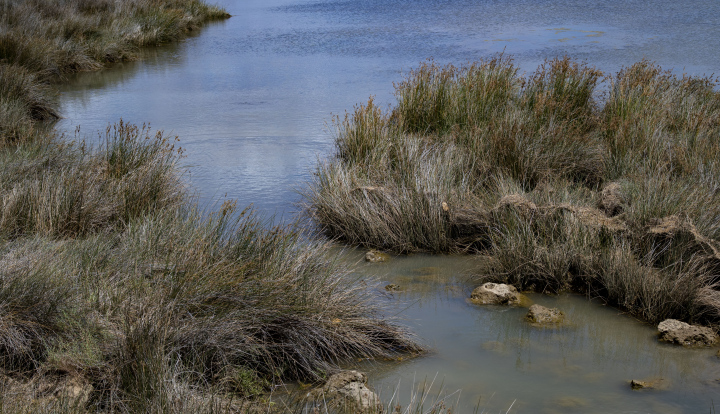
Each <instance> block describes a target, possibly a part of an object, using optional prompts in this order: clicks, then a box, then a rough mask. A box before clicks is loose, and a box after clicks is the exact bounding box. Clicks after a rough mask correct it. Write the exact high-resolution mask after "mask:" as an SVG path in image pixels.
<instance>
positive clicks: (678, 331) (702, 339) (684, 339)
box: [658, 319, 718, 346]
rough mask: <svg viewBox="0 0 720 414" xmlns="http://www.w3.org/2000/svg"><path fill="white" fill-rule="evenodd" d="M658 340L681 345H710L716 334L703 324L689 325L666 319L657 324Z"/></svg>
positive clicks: (713, 341)
mask: <svg viewBox="0 0 720 414" xmlns="http://www.w3.org/2000/svg"><path fill="white" fill-rule="evenodd" d="M658 330H659V331H660V336H659V337H660V340H661V341H665V342H670V343H674V344H678V345H683V346H712V345H714V344H715V343H717V341H718V336H717V335H716V334H715V332H713V330H712V329H710V328H707V327H705V326H697V325H690V324H688V323H685V322H682V321H679V320H677V319H666V320H664V321H662V322H660V324H659V325H658Z"/></svg>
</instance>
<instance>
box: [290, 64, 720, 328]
mask: <svg viewBox="0 0 720 414" xmlns="http://www.w3.org/2000/svg"><path fill="white" fill-rule="evenodd" d="M600 84H602V85H606V86H607V92H606V93H605V95H604V96H603V97H602V100H601V101H597V100H596V97H597V96H598V95H599V92H598V85H600ZM395 88H396V96H397V105H396V106H395V107H393V108H392V109H391V110H390V111H388V112H387V113H386V112H383V111H381V110H380V109H378V108H377V107H376V106H375V105H374V104H373V102H372V101H370V102H369V103H368V104H367V105H361V106H358V107H356V108H355V111H354V113H352V114H348V115H346V116H345V118H344V119H339V118H338V119H337V120H336V126H337V132H336V148H337V150H336V154H335V155H334V156H333V157H331V158H329V159H328V160H325V161H322V162H321V163H320V164H319V166H318V168H317V171H316V174H315V177H314V179H313V181H312V182H311V183H310V184H309V185H308V186H307V188H306V189H305V190H304V196H305V202H306V211H307V214H308V216H309V217H311V218H312V219H313V221H314V222H315V223H316V225H317V229H318V231H319V232H321V233H323V234H325V235H326V236H327V237H329V238H332V239H338V240H343V241H345V242H348V243H351V244H357V245H362V246H366V247H368V248H379V249H385V250H390V251H395V252H399V253H410V252H416V251H427V252H433V253H456V252H476V253H479V254H483V255H487V256H490V257H491V258H492V260H491V261H490V262H491V263H492V265H491V266H488V268H487V269H486V270H485V271H483V272H482V274H481V275H479V278H480V279H483V280H488V279H490V280H496V281H506V282H510V283H513V284H515V285H516V286H518V287H520V288H523V289H532V290H537V291H545V292H559V291H565V290H575V291H580V292H584V293H587V294H589V295H592V296H597V297H602V298H605V299H606V300H607V301H608V302H610V303H612V304H614V305H616V306H618V307H620V308H622V309H625V310H627V311H628V312H630V313H632V314H634V315H636V316H638V317H640V318H642V319H645V320H647V321H650V322H657V321H659V320H662V319H664V318H668V317H674V318H678V319H684V320H690V321H696V322H704V323H717V322H720V293H719V292H718V290H717V289H718V283H719V282H720V277H718V276H717V274H718V271H719V270H720V267H719V266H718V265H720V255H718V253H720V250H719V249H720V240H719V239H718V238H719V237H720V233H718V225H720V220H718V219H717V217H720V198H718V197H719V196H718V193H719V192H718V188H719V187H718V183H717V177H720V164H718V160H719V159H720V140H719V139H718V137H720V93H718V92H717V91H716V89H717V84H716V83H715V81H714V80H713V79H711V78H696V77H682V78H679V77H676V76H674V75H672V74H671V73H667V72H664V71H662V70H661V69H660V68H659V67H658V66H656V65H654V64H652V63H651V62H647V61H641V62H638V63H637V64H635V65H632V66H631V67H628V68H624V69H623V70H621V71H620V72H619V73H618V74H616V75H614V76H605V75H604V74H602V73H600V72H599V71H597V70H595V69H593V68H590V67H588V66H586V65H584V64H581V63H578V62H574V61H572V60H570V59H568V58H559V59H555V60H551V61H547V62H545V63H544V64H543V65H541V66H540V67H539V68H538V70H537V71H536V72H535V73H533V74H531V75H529V76H528V77H521V76H519V75H518V70H517V68H516V67H515V66H514V65H513V63H512V61H511V59H509V58H508V57H506V56H499V57H497V58H494V59H491V60H488V61H483V62H478V63H474V64H470V65H468V66H464V67H459V68H458V67H454V66H438V65H436V64H434V63H432V62H430V63H426V64H423V65H421V66H420V67H419V68H418V69H416V70H413V71H411V72H410V73H409V74H408V75H407V76H406V78H405V79H404V80H403V81H402V82H400V83H399V84H397V85H396V86H395Z"/></svg>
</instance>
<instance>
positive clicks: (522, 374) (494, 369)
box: [59, 0, 720, 413]
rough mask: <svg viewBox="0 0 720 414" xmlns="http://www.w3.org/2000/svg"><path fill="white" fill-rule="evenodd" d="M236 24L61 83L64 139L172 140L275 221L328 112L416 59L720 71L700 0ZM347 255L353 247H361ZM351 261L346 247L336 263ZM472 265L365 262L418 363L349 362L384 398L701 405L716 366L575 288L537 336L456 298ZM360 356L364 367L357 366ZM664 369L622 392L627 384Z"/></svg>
mask: <svg viewBox="0 0 720 414" xmlns="http://www.w3.org/2000/svg"><path fill="white" fill-rule="evenodd" d="M220 3H221V4H222V5H224V6H225V7H226V8H227V9H228V11H229V12H230V13H231V14H232V15H233V17H232V18H231V19H229V20H227V21H224V22H220V23H215V24H212V25H210V26H208V27H206V28H204V29H202V30H201V31H200V33H199V34H198V35H195V36H193V37H191V38H189V39H187V40H185V41H183V42H180V43H178V44H173V45H167V46H164V47H161V48H157V49H152V50H148V51H144V52H143V54H144V57H143V59H142V60H141V61H139V62H134V63H125V64H122V65H117V66H114V67H113V68H111V69H109V70H106V71H103V72H99V73H87V74H80V75H78V76H77V77H75V78H73V79H72V80H71V81H70V82H69V83H67V84H64V85H62V89H61V104H62V113H63V115H64V116H65V118H64V119H63V120H61V121H60V124H59V128H60V129H61V130H65V131H67V132H68V134H69V135H72V134H73V131H74V130H75V128H76V127H77V126H80V131H81V136H84V137H86V138H87V139H89V140H91V141H92V139H93V137H94V136H96V135H97V133H96V131H97V130H100V129H104V128H105V126H106V125H107V124H108V123H112V122H115V121H117V120H118V119H120V118H121V117H122V118H123V119H124V120H125V121H129V122H134V123H144V122H149V123H150V124H151V125H152V127H153V128H157V129H164V130H166V131H171V132H172V133H174V134H177V135H179V136H180V138H181V143H182V145H183V147H184V148H185V149H186V150H187V151H186V154H187V158H186V159H185V163H186V164H187V165H189V166H190V168H189V170H188V182H189V184H190V185H192V186H193V188H195V189H196V190H197V192H198V195H199V197H200V200H201V202H202V203H209V204H212V203H214V202H217V200H221V199H223V198H225V197H229V198H236V199H238V200H239V203H240V204H241V205H246V204H250V203H253V204H254V205H255V206H256V208H257V209H258V210H260V211H262V212H264V213H267V214H276V215H277V216H278V218H290V217H292V215H293V214H294V212H295V211H296V210H297V207H296V205H297V203H298V202H299V201H300V200H301V199H300V196H299V195H298V192H297V191H298V190H299V189H301V188H302V186H303V185H304V183H305V182H307V180H308V179H309V178H310V177H311V175H312V169H313V166H314V165H315V163H316V162H317V160H318V158H324V157H327V156H329V155H330V154H331V152H332V149H333V144H332V140H333V133H332V132H333V128H332V123H331V120H332V115H333V114H340V115H342V114H343V113H344V111H346V110H351V109H352V107H353V105H354V104H356V103H360V102H365V101H366V100H367V99H368V97H370V96H371V95H372V96H375V99H376V101H377V102H380V103H381V104H382V105H389V104H391V103H393V101H394V97H393V86H392V84H393V82H397V81H399V80H401V79H402V76H403V73H407V71H408V70H409V69H411V68H413V67H416V66H417V65H418V64H419V63H420V62H422V61H425V60H426V59H428V58H431V57H432V58H434V59H435V60H436V61H438V62H441V63H445V62H452V63H456V64H462V63H464V62H468V61H472V60H476V59H480V58H483V57H488V56H491V55H492V54H494V53H500V52H504V53H506V54H510V55H512V56H513V57H514V59H515V61H516V63H517V64H518V66H519V67H520V68H521V70H522V71H525V72H531V71H532V70H534V69H535V68H536V67H537V65H538V64H540V63H542V61H543V60H545V59H547V58H551V57H555V56H560V55H569V56H571V57H573V58H575V59H579V60H585V61H587V62H588V63H590V64H591V65H594V66H596V67H597V68H599V69H601V70H603V71H605V72H607V73H614V72H616V71H618V70H619V69H620V68H621V67H622V66H623V65H630V64H632V63H634V62H636V61H638V60H640V59H643V58H647V59H650V60H654V61H656V62H658V63H659V64H661V65H662V66H663V67H665V68H667V69H673V70H674V71H675V72H676V73H683V72H685V73H688V74H693V75H702V74H711V73H715V72H720V17H718V16H720V2H718V1H717V0H697V1H688V2H676V1H669V0H643V1H639V0H630V1H622V2H620V1H607V0H596V1H579V0H559V1H543V0H524V1H523V0H505V1H499V0H475V1H471V0H348V1H333V0H328V1H317V0H312V1H309V0H262V1H261V0H223V1H221V2H220ZM358 257H359V256H358ZM355 259H357V257H354V256H353V253H351V254H350V259H349V260H353V261H354V260H355ZM474 260H475V259H473V258H458V257H427V256H409V257H401V258H396V259H394V260H393V261H392V262H391V263H389V264H368V265H362V266H361V267H360V269H359V272H360V274H361V275H369V276H374V277H379V278H380V279H382V280H385V281H386V282H387V283H390V282H392V283H397V284H398V285H400V286H401V287H402V288H403V290H402V291H401V292H399V293H394V294H392V295H385V293H383V292H381V290H379V291H378V294H380V295H382V296H384V298H385V299H383V300H386V301H387V302H388V304H389V305H392V306H395V307H396V308H397V311H398V312H400V311H402V313H401V314H402V315H403V316H404V317H405V318H406V319H407V320H408V323H409V324H410V325H411V326H412V327H413V329H414V330H415V332H417V333H418V335H419V336H420V337H421V338H422V341H423V342H424V343H426V344H428V345H430V346H431V347H433V348H434V350H435V352H434V353H432V354H431V355H430V356H427V357H423V358H417V359H413V360H409V361H402V362H393V363H387V364H381V363H376V364H372V365H370V366H366V367H364V369H368V370H369V371H370V372H371V377H372V378H373V382H374V384H375V385H376V387H378V389H380V390H381V392H382V394H383V397H385V398H386V399H387V398H389V397H390V396H391V395H392V393H393V390H394V388H395V387H396V386H398V384H400V389H399V390H398V394H397V395H398V397H399V398H400V399H401V402H406V401H407V399H408V398H409V395H410V391H409V389H410V388H411V386H412V385H413V383H414V384H415V385H418V384H420V383H422V382H423V380H425V379H427V380H428V381H429V380H432V378H434V377H435V376H436V375H437V379H436V381H435V384H434V388H433V390H434V391H437V390H439V389H440V383H441V382H442V383H443V387H444V389H445V390H446V391H448V392H452V391H455V390H458V389H462V392H461V393H459V394H455V395H454V396H453V397H452V398H454V400H453V401H455V402H456V403H457V404H459V407H458V408H460V410H459V411H460V412H467V411H471V409H472V408H474V407H477V408H478V409H479V411H481V412H482V411H483V410H485V412H506V410H507V409H508V408H510V407H511V406H512V409H511V411H510V412H523V413H534V412H547V413H552V412H568V413H571V412H588V413H590V412H592V413H595V412H598V413H600V412H663V413H664V412H667V413H676V412H677V413H695V412H712V410H713V408H712V407H713V405H712V404H713V401H714V402H715V404H716V405H718V404H720V382H718V379H720V368H719V367H720V358H716V357H715V356H714V354H713V352H712V351H710V350H692V351H688V350H682V349H677V348H674V347H670V346H666V345H661V344H658V343H657V342H656V340H655V338H654V329H653V328H652V327H649V326H647V325H644V324H642V323H639V322H637V321H635V320H633V319H630V318H627V317H625V316H622V315H618V312H617V311H616V310H613V309H609V308H605V307H602V306H600V305H599V304H597V303H593V302H590V301H588V300H587V298H581V297H576V296H561V297H546V296H534V297H533V300H535V301H536V302H538V303H542V304H549V305H552V306H557V307H561V308H562V309H563V310H565V312H566V313H568V315H569V319H570V321H571V322H572V325H571V326H570V327H567V328H563V329H561V330H557V331H552V330H541V329H535V328H532V327H530V326H528V325H526V324H525V323H524V322H523V321H522V316H523V314H524V310H521V309H501V308H481V307H476V306H474V305H470V304H468V303H466V301H465V297H467V296H468V295H469V291H470V290H471V288H472V287H473V286H472V284H471V283H469V282H467V274H471V273H472V269H474V267H475V266H476V265H477V263H476V262H474ZM361 364H362V363H361ZM652 377H663V378H666V380H667V383H668V387H667V390H658V391H650V392H644V391H641V392H633V391H631V390H630V388H629V385H628V383H627V381H628V380H630V379H633V378H635V379H637V378H640V379H643V378H652Z"/></svg>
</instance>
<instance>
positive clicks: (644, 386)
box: [630, 378, 668, 390]
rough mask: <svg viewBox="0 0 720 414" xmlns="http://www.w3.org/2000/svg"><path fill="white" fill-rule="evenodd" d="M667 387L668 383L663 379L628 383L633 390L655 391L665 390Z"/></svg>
mask: <svg viewBox="0 0 720 414" xmlns="http://www.w3.org/2000/svg"><path fill="white" fill-rule="evenodd" d="M667 387H668V381H667V380H665V379H664V378H655V379H647V380H631V381H630V388H632V389H634V390H657V389H666V388H667Z"/></svg>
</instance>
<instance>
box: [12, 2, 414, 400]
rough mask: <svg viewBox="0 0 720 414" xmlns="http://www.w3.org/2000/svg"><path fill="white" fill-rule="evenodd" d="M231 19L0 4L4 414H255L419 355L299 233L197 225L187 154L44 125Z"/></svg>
mask: <svg viewBox="0 0 720 414" xmlns="http://www.w3.org/2000/svg"><path fill="white" fill-rule="evenodd" d="M227 16H228V15H227V13H226V12H225V11H223V10H222V9H219V8H217V7H214V6H209V5H207V4H205V3H203V2H201V1H197V0H128V1H114V0H108V1H104V0H88V1H85V0H67V1H54V0H53V1H50V0H32V1H15V0H0V206H1V208H0V412H12V413H18V412H28V413H30V412H32V413H36V412H77V413H84V412H120V413H124V412H132V413H140V412H148V413H150V412H152V413H156V412H163V413H166V412H167V413H185V412H186V413H197V412H208V413H209V412H247V411H249V410H250V411H251V410H253V409H258V405H257V404H256V403H253V402H252V401H253V399H254V398H257V396H258V395H260V394H263V393H265V392H267V391H269V390H271V389H274V388H275V387H276V386H277V385H278V384H282V382H283V381H288V380H296V379H301V380H304V381H318V380H320V379H323V378H325V377H326V376H327V375H329V373H331V372H332V371H333V370H336V369H337V366H338V364H340V363H342V362H344V361H348V360H350V359H352V358H358V357H360V358H373V357H393V356H396V355H397V354H398V353H416V352H421V351H422V348H421V347H420V346H418V345H417V344H416V343H415V342H414V340H413V337H412V336H411V335H410V334H409V333H407V332H406V331H405V330H404V329H403V328H402V327H401V326H399V325H398V324H397V323H396V321H395V320H394V319H393V318H391V317H387V316H386V314H385V313H384V312H383V309H381V307H380V305H379V303H380V302H379V301H377V300H376V298H375V296H374V294H373V293H372V291H371V290H370V289H369V288H368V287H367V286H366V285H365V284H364V283H363V284H361V283H360V282H359V281H356V280H355V279H353V278H352V277H351V276H350V275H349V270H348V269H345V268H344V267H343V266H341V265H340V264H339V262H338V257H337V256H336V255H333V254H331V253H329V251H330V249H328V248H327V246H326V244H325V243H322V242H313V241H309V240H308V239H307V237H303V236H302V232H301V230H300V229H299V227H298V226H297V225H295V224H289V225H285V226H281V227H277V226H276V227H272V226H270V224H269V223H267V222H265V221H264V219H263V218H262V217H259V216H258V215H257V214H255V213H253V212H252V211H249V210H246V211H242V212H240V211H236V206H235V204H234V203H232V202H227V203H225V204H223V205H222V206H221V207H220V208H219V209H217V211H199V210H198V209H197V207H196V205H195V204H194V200H193V198H192V197H191V196H190V195H189V194H188V191H187V189H186V188H185V186H184V184H183V181H182V174H183V172H184V171H183V169H181V168H180V167H179V165H178V161H179V159H180V157H181V156H182V150H181V149H180V148H179V147H177V146H176V139H174V138H173V137H169V136H167V135H165V134H163V133H162V132H155V133H154V132H151V131H150V130H149V128H147V127H145V126H135V125H129V124H125V123H123V122H122V121H120V122H119V123H117V124H115V125H112V126H109V127H108V129H107V130H106V131H105V132H104V134H102V135H101V141H102V143H101V145H100V146H99V147H98V148H87V147H86V145H85V144H84V143H82V142H76V143H68V142H67V141H66V140H64V139H63V138H61V137H58V136H57V133H56V132H55V131H53V129H52V124H49V123H45V122H44V121H51V120H53V119H55V118H57V116H58V112H57V107H56V102H55V100H54V92H53V88H52V85H53V83H54V82H57V81H62V80H63V78H64V77H65V76H66V75H68V74H70V73H74V72H78V71H85V70H98V69H101V68H102V67H104V65H106V64H108V63H111V62H116V61H120V60H127V59H133V58H135V56H136V50H137V48H139V47H142V46H148V45H156V44H159V43H163V42H169V41H174V40H177V39H179V38H181V37H182V36H185V35H186V34H187V33H188V32H189V31H191V30H195V29H196V28H197V27H199V25H200V24H202V23H205V22H207V21H209V20H213V19H217V18H223V17H227ZM284 408H287V407H284ZM258 410H259V409H258ZM281 410H282V409H281ZM262 411H263V412H267V408H266V407H263V408H262Z"/></svg>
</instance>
